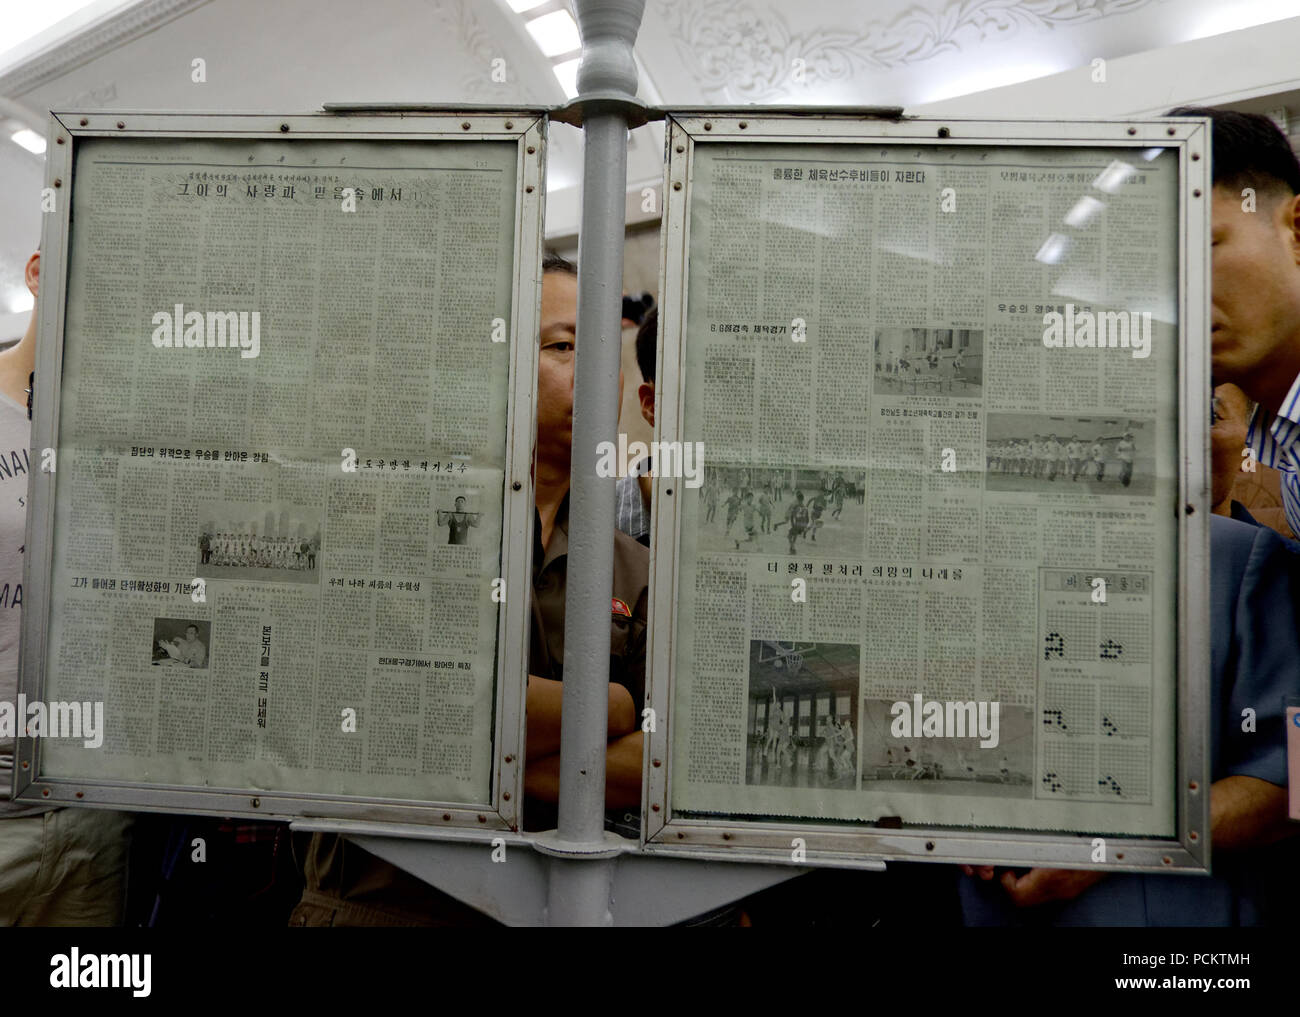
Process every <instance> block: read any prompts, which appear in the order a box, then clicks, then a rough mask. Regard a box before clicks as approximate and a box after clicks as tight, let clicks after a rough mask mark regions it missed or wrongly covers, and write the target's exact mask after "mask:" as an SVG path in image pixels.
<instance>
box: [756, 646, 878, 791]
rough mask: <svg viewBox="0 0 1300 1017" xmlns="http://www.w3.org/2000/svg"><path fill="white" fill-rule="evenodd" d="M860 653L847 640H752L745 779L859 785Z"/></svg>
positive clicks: (786, 784) (792, 784) (787, 784)
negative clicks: (797, 641) (839, 641)
mask: <svg viewBox="0 0 1300 1017" xmlns="http://www.w3.org/2000/svg"><path fill="white" fill-rule="evenodd" d="M861 652H862V651H861V648H860V647H858V646H854V645H851V644H843V643H786V642H774V641H771V640H765V639H754V640H751V641H750V644H749V737H748V739H747V758H746V765H745V783H747V784H769V785H776V786H780V787H826V788H832V787H833V788H847V789H850V790H852V789H853V788H854V787H855V786H856V783H857V759H858V739H857V730H856V726H855V725H856V717H857V706H858V669H859V666H860V662H861Z"/></svg>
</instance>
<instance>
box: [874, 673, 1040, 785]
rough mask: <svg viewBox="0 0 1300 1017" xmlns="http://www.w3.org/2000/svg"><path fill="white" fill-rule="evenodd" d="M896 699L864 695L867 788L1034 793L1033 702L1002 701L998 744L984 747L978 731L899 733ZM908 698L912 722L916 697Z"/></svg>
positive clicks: (999, 714) (908, 716)
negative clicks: (895, 727) (960, 735)
mask: <svg viewBox="0 0 1300 1017" xmlns="http://www.w3.org/2000/svg"><path fill="white" fill-rule="evenodd" d="M929 698H930V697H929V696H926V697H925V699H929ZM894 703H895V700H892V699H866V700H863V703H862V790H863V791H885V790H906V791H907V792H909V793H910V792H913V791H920V792H926V793H929V794H936V795H979V796H980V797H984V798H1030V797H1032V796H1033V793H1034V790H1033V780H1032V778H1033V772H1034V723H1033V719H1034V718H1033V712H1032V711H1031V710H1030V709H1029V707H1026V706H1009V705H1008V704H1006V703H999V704H998V743H997V744H996V745H990V746H989V747H988V748H981V747H980V737H979V734H978V733H976V734H975V736H974V737H965V738H955V737H946V736H943V737H937V738H936V737H925V736H924V735H919V736H917V735H913V734H911V733H909V734H906V735H904V736H903V737H901V738H896V737H894V734H893V730H892V725H893V724H894V723H895V721H896V720H898V718H899V714H897V713H895V712H894ZM906 703H907V706H908V710H909V713H908V715H907V719H908V720H909V721H910V720H911V712H910V711H911V710H913V709H914V707H915V700H914V699H912V698H911V697H908V698H907V700H906ZM943 705H944V706H945V707H946V705H947V704H943ZM923 716H924V713H923ZM945 717H946V714H945ZM912 730H913V731H914V730H915V728H914V727H913V728H912ZM894 781H902V782H904V783H905V784H906V788H903V787H899V788H897V789H895V788H893V787H891V786H890V782H894Z"/></svg>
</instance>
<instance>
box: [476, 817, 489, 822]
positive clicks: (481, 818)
mask: <svg viewBox="0 0 1300 1017" xmlns="http://www.w3.org/2000/svg"><path fill="white" fill-rule="evenodd" d="M478 821H479V822H480V823H486V822H487V816H479V817H478Z"/></svg>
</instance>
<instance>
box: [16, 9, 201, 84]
mask: <svg viewBox="0 0 1300 1017" xmlns="http://www.w3.org/2000/svg"><path fill="white" fill-rule="evenodd" d="M210 2H211V0H141V2H140V3H137V4H133V5H131V6H130V7H128V8H126V9H125V10H121V11H114V12H113V13H112V14H109V15H106V16H105V17H104V18H102V19H100V20H99V21H97V22H95V23H93V24H91V25H88V26H87V27H86V28H84V29H82V30H81V31H79V32H76V33H75V34H73V35H71V36H70V37H68V38H65V39H58V40H56V41H55V42H53V43H51V44H50V45H48V46H46V47H45V48H44V49H42V50H40V51H39V52H37V53H34V54H32V56H30V57H29V58H27V59H26V60H23V61H22V62H21V63H19V64H18V65H17V66H15V67H12V68H10V69H9V70H8V71H6V72H5V73H4V74H3V75H0V95H6V96H9V97H11V98H14V97H18V96H22V95H25V94H26V93H28V92H30V91H31V90H32V89H34V88H38V87H40V86H41V85H43V84H45V82H47V81H51V80H53V79H54V78H58V77H60V76H62V75H64V74H67V73H68V72H69V71H72V70H75V69H76V68H77V67H80V66H81V65H82V64H84V63H88V62H90V61H91V60H94V59H96V58H97V57H101V56H103V55H104V54H105V53H108V52H109V51H110V50H114V49H116V48H117V47H118V46H121V45H123V44H125V43H128V42H131V41H132V40H133V39H138V38H139V37H140V36H142V35H145V34H146V33H148V32H152V31H153V30H154V29H156V28H159V27H161V26H162V25H165V24H167V22H169V21H172V20H174V19H175V18H179V17H180V16H181V15H183V14H188V13H189V12H190V11H192V10H194V9H195V8H198V7H202V6H203V5H204V4H206V3H210Z"/></svg>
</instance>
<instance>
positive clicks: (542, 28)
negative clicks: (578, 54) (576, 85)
mask: <svg viewBox="0 0 1300 1017" xmlns="http://www.w3.org/2000/svg"><path fill="white" fill-rule="evenodd" d="M528 31H529V33H530V34H531V35H532V37H533V38H534V39H535V40H536V41H537V45H538V46H539V47H540V48H541V51H542V54H543V55H544V56H548V57H553V56H559V55H560V54H561V53H572V52H573V51H574V50H575V49H580V48H581V47H582V36H580V35H579V34H578V25H577V22H575V21H574V20H573V15H572V14H570V13H569V12H568V11H552V12H551V13H550V14H543V15H542V16H541V17H540V18H535V19H534V20H532V21H530V22H528Z"/></svg>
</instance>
